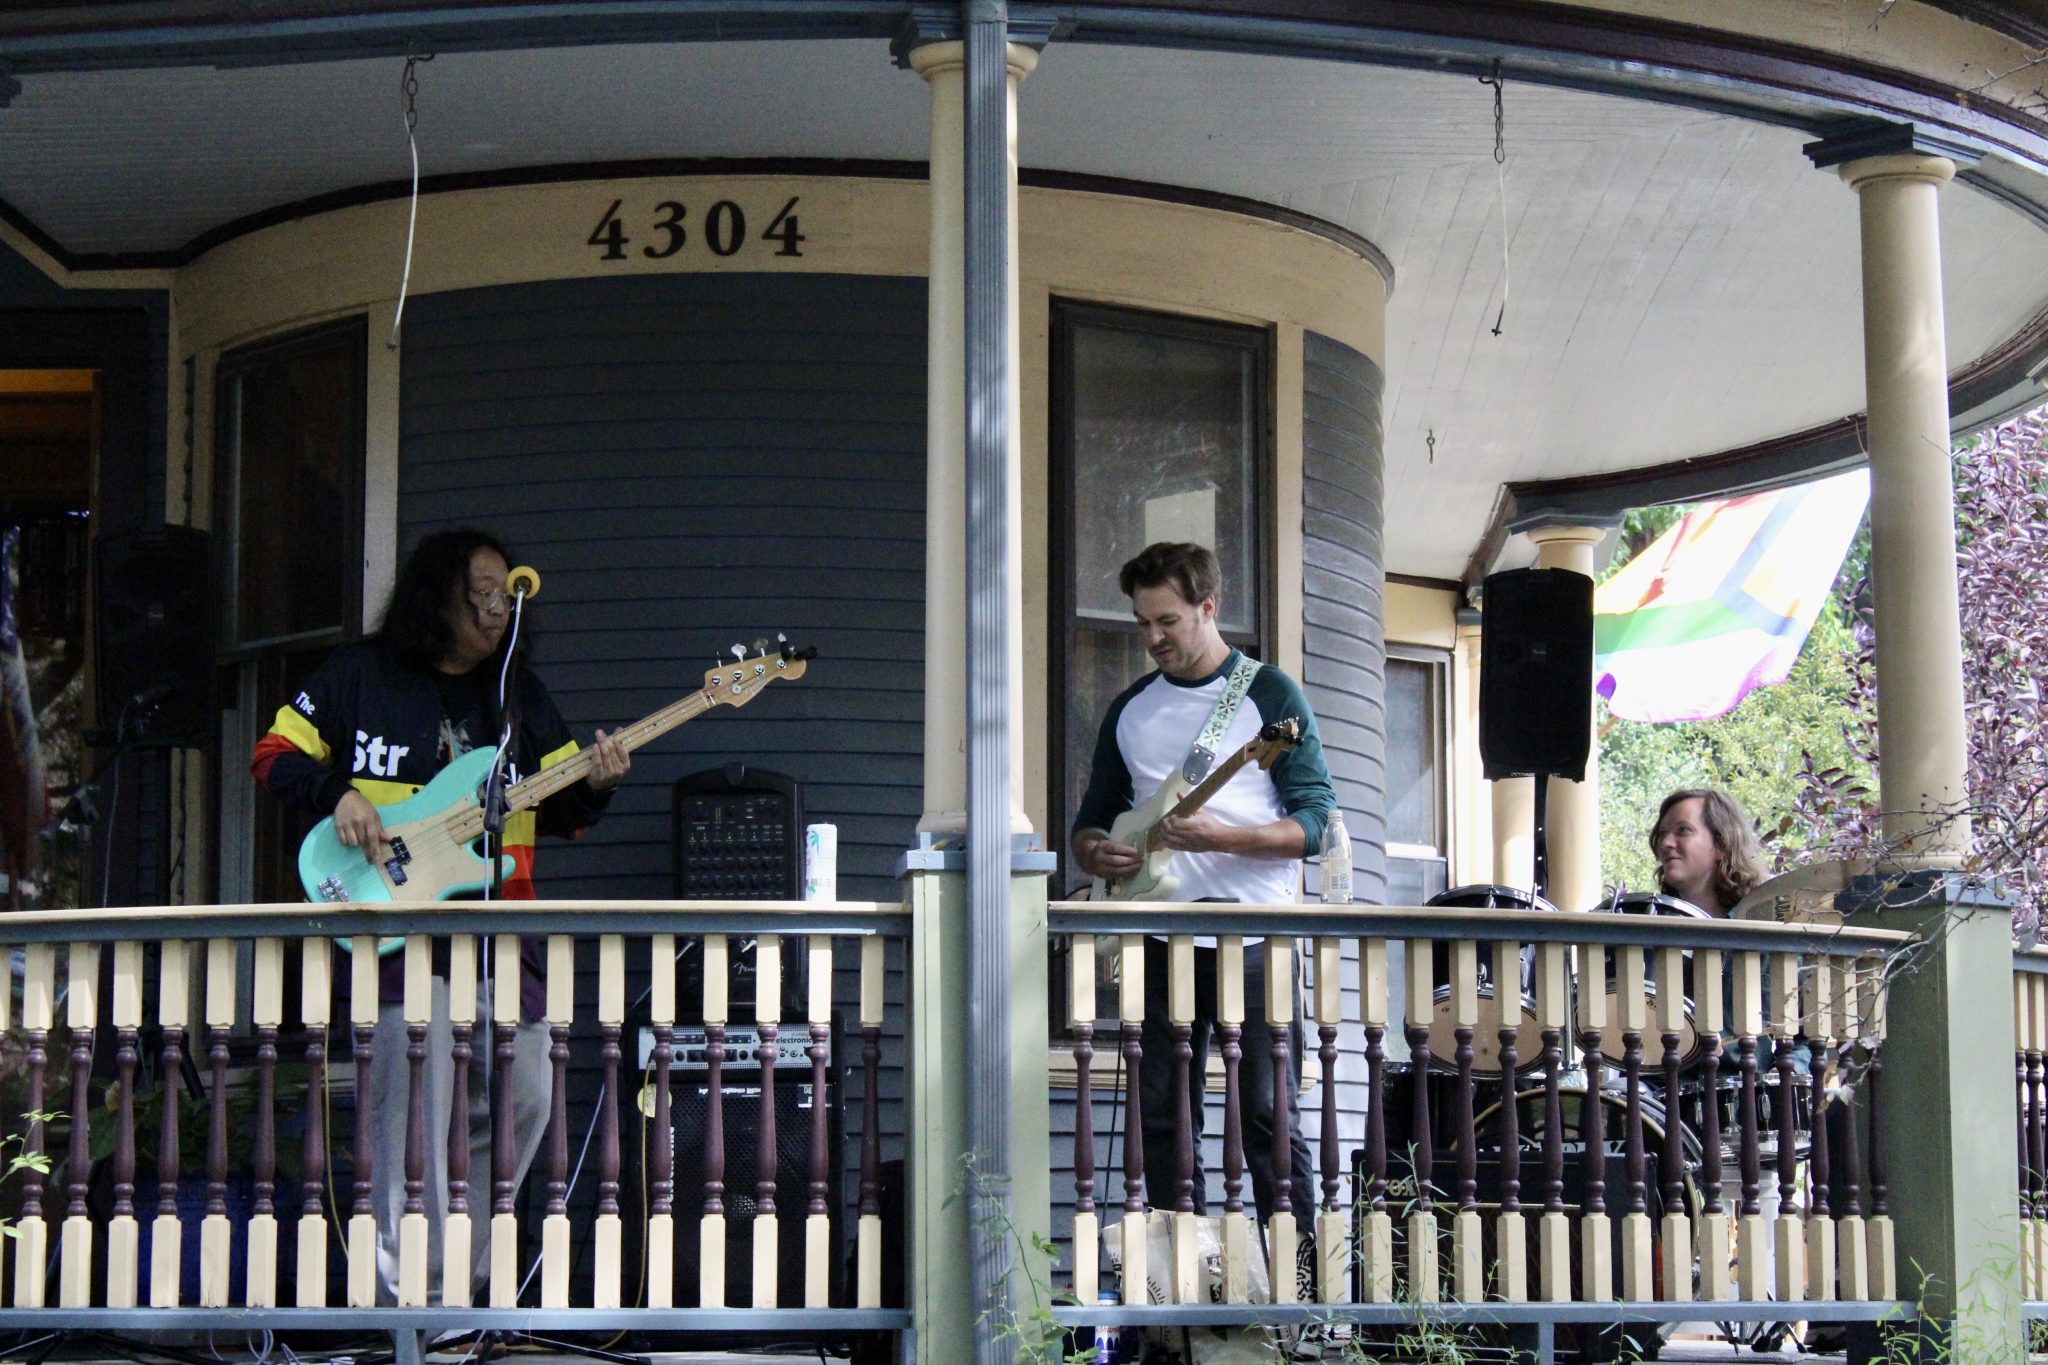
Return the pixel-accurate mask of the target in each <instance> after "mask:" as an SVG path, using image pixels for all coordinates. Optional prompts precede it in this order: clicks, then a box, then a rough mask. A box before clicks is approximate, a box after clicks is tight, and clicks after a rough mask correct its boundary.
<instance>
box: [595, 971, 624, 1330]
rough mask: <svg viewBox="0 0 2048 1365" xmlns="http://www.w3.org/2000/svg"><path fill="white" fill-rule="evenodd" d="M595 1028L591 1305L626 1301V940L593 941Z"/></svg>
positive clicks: (607, 1304)
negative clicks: (600, 1099)
mask: <svg viewBox="0 0 2048 1365" xmlns="http://www.w3.org/2000/svg"><path fill="white" fill-rule="evenodd" d="M597 1026H598V1031H599V1033H600V1035H601V1036H602V1037H603V1040H604V1041H603V1043H602V1045H601V1047H600V1050H599V1057H600V1058H601V1060H602V1061H603V1063H604V1103H603V1104H600V1105H599V1106H598V1110H597V1248H596V1261H597V1264H596V1269H595V1271H594V1272H593V1277H592V1282H591V1286H590V1298H591V1304H590V1306H591V1307H593V1308H617V1307H619V1306H620V1305H621V1304H622V1303H624V1302H625V1298H624V1295H625V1279H626V1260H625V1224H624V1222H623V1221H622V1220H621V1219H620V1217H619V1061H620V1058H621V1055H622V1054H621V1053H620V1050H619V1035H620V1033H621V1032H622V1031H623V1030H624V1028H625V1026H626V936H625V935H624V934H600V935H599V936H598V940H597Z"/></svg>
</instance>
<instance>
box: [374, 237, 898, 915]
mask: <svg viewBox="0 0 2048 1365" xmlns="http://www.w3.org/2000/svg"><path fill="white" fill-rule="evenodd" d="M924 299H925V288H924V284H923V282H922V281H920V280H896V279H868V278H850V277H838V276H824V275H791V276H779V275H777V276H770V275H675V276H661V277H654V278H649V277H644V276H643V277H636V278H632V279H624V278H621V279H610V280H575V281H555V282H548V283H540V284H524V285H511V286H503V287H496V288H488V289H476V290H464V291H460V292H456V293H451V294H437V295H429V296H426V297H423V298H419V299H415V300H414V301H413V302H412V303H411V305H410V306H409V307H408V308H407V311H406V318H405V343H404V345H405V349H404V380H403V385H402V390H401V392H402V401H401V413H400V424H401V427H400V473H399V517H400V533H401V540H402V541H403V542H404V543H407V544H409V543H411V542H412V541H413V540H415V539H417V538H418V537H419V536H420V535H421V534H423V533H425V532H427V531H430V530H434V529H438V528H441V527H446V526H456V525H462V524H466V523H474V524H478V525H482V526H485V527H488V528H490V529H492V530H494V531H496V532H497V533H498V534H499V535H501V536H503V537H504V538H505V540H506V542H507V543H508V544H509V545H510V546H511V547H512V548H513V550H514V552H515V553H516V554H517V555H518V556H519V557H520V559H521V560H522V561H523V562H526V563H530V564H532V565H533V566H534V567H535V568H537V569H539V570H540V572H541V576H542V579H543V594H542V598H541V600H540V603H539V605H538V610H537V612H536V618H535V624H536V625H537V627H538V637H537V642H536V643H537V649H536V655H535V665H536V667H537V668H538V670H539V672H540V674H541V676H542V678H543V679H545V680H546V682H547V685H548V688H549V690H550V691H551V692H552V693H553V694H554V697H555V700H556V702H557V703H558V704H559V705H560V707H561V709H562V713H563V715H564V716H565V717H567V718H568V721H569V724H570V727H571V729H572V730H574V731H575V732H576V734H577V736H578V738H579V739H580V740H582V741H583V742H585V743H588V742H589V737H590V732H591V729H592V728H593V727H595V726H600V725H601V726H605V727H607V728H610V727H612V726H615V725H619V724H622V723H625V722H627V721H631V720H634V719H637V718H638V717H640V716H643V715H645V714H647V713H648V712H650V711H653V710H655V709H656V708H657V707H660V706H663V705H665V704H667V703H668V702H670V701H673V700H674V699H675V698H676V697H678V696H680V695H682V694H683V693H685V692H688V691H690V690H693V689H694V688H696V687H697V686H699V685H701V682H702V680H703V676H704V673H705V670H707V669H709V668H711V667H713V666H714V665H715V664H716V663H717V662H719V660H720V659H721V658H726V659H729V658H730V655H729V654H728V652H727V651H728V650H729V649H730V647H731V646H732V645H733V644H734V643H735V642H738V643H746V644H751V643H752V642H753V641H755V640H757V639H762V638H766V639H769V640H773V639H774V637H775V635H776V634H777V632H782V633H785V634H787V635H788V636H789V638H790V639H791V640H792V641H793V642H795V643H797V644H800V645H815V646H817V647H818V651H819V657H818V659H817V661H816V663H815V664H814V665H813V666H812V669H811V672H810V675H809V676H808V677H806V678H805V679H803V680H802V681H800V682H795V683H779V684H776V685H775V686H773V687H771V688H769V689H767V690H766V691H765V692H763V693H762V694H761V695H759V696H758V697H756V698H755V699H754V700H753V701H752V702H751V703H749V704H748V705H747V706H745V707H743V708H738V709H727V708H719V709H718V710H715V711H713V712H711V713H709V714H707V715H705V716H702V717H700V718H699V719H697V720H696V721H694V722H692V723H690V724H689V725H686V726H684V727H683V728H682V729H680V730H677V731H675V732H673V733H672V734H670V735H668V736H666V737H665V738H663V739H660V740H657V741H655V742H654V743H653V744H650V745H648V746H647V747H646V748H644V749H642V750H640V751H639V752H638V753H637V754H635V755H634V760H633V772H632V776H631V778H630V779H629V780H628V781H627V783H626V784H625V785H624V786H623V787H622V788H621V790H620V791H619V793H618V795H617V796H616V797H615V798H614V800H613V802H612V806H611V810H610V812H609V813H608V814H607V815H606V817H605V819H604V820H603V821H602V822H601V823H599V824H598V825H597V826H596V827H594V828H593V829H592V830H591V831H590V832H589V833H588V834H586V835H585V836H584V837H583V838H582V839H580V840H577V841H576V842H575V843H574V844H554V845H551V846H549V847H547V848H545V849H544V850H543V851H542V853H541V857H540V863H539V879H540V885H541V887H542V889H543V891H544V893H545V894H553V895H561V896H593V897H606V898H628V897H632V898H638V897H660V896H666V895H668V894H669V890H670V885H671V880H670V877H671V857H670V851H669V840H670V788H671V785H672V784H673V783H674V781H675V779H676V778H678V777H680V776H682V775H683V774H685V773H689V772H694V771H696V770H698V769H701V768H708V767H713V766H716V765H718V764H722V763H726V762H729V761H744V762H746V763H748V764H752V765H755V766H759V767H764V768H774V769H779V770H782V771H785V772H788V773H791V774H793V775H794V776H795V777H797V778H798V779H799V780H800V781H801V782H802V783H803V784H804V792H803V795H804V810H805V816H806V818H807V819H808V820H811V821H829V822H831V823H834V824H837V825H838V826H839V887H840V894H841V895H842V896H845V897H847V898H849V899H881V900H887V899H893V898H894V897H895V896H896V895H897V894H898V891H897V887H896V884H895V882H894V880H893V878H892V877H891V875H890V873H891V868H892V865H893V863H894V861H895V859H896V857H897V855H898V854H900V853H901V852H902V850H903V849H904V848H906V847H907V846H908V845H909V844H910V843H911V842H912V839H913V836H914V832H915V826H916V821H917V816H918V814H919V812H920V809H921V805H922V801H921V784H922V774H923V768H922V758H921V753H922V742H923V725H922V719H921V717H922V708H923V678H924V675H923V669H922V667H921V664H920V660H921V658H922V656H923V641H924V465H925V458H924V429H925V413H924V402H925V399H924V392H925V303H924Z"/></svg>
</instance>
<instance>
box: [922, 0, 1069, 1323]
mask: <svg viewBox="0 0 2048 1365" xmlns="http://www.w3.org/2000/svg"><path fill="white" fill-rule="evenodd" d="M958 13H959V15H960V22H958V23H954V22H952V21H951V20H949V19H948V18H947V17H946V16H945V12H944V11H943V10H939V9H936V8H933V9H928V10H920V11H917V12H916V13H914V14H913V16H912V18H911V20H910V22H909V26H908V27H907V28H906V31H905V33H904V36H903V38H902V39H901V41H900V42H899V45H898V52H899V55H901V56H903V57H904V60H905V64H906V65H908V66H909V67H910V68H911V69H912V70H914V71H916V72H917V73H918V74H919V75H921V76H923V77H924V78H925V81H926V82H927V84H928V85H929V86H930V89H931V130H932V131H931V266H930V273H929V291H930V293H929V314H928V328H929V331H928V337H929V343H928V344H929V360H928V365H929V369H928V378H927V386H928V390H927V391H928V398H927V409H926V416H927V438H926V452H927V453H926V463H927V475H926V480H927V484H926V496H927V507H926V523H925V526H926V550H925V602H926V605H925V623H926V640H925V648H926V654H925V802H924V816H923V818H922V819H921V820H920V821H919V824H918V828H919V831H920V847H919V848H918V849H915V850H913V851H912V852H911V854H910V856H909V857H908V859H906V869H905V875H906V882H907V887H906V891H907V897H908V900H909V904H910V907H911V910H912V914H913V918H914V919H915V921H916V927H915V930H914V936H913V946H912V950H911V951H912V964H911V978H912V986H911V990H912V1020H913V1027H914V1034H913V1043H912V1053H913V1055H912V1060H911V1079H910V1085H911V1105H912V1114H913V1120H912V1124H913V1126H912V1131H911V1133H910V1135H909V1143H908V1146H909V1161H908V1164H909V1168H910V1169H909V1177H908V1183H909V1186H910V1208H909V1210H908V1216H909V1219H910V1230H909V1231H910V1236H909V1247H910V1259H911V1265H910V1272H911V1273H910V1281H911V1285H912V1288H911V1302H910V1307H911V1308H912V1310H913V1313H914V1317H915V1325H916V1332H917V1349H918V1358H919V1359H920V1360H923V1361H954V1360H969V1359H973V1360H1002V1359H1007V1358H1008V1356H1009V1354H1010V1352H1011V1351H1013V1350H1014V1346H1013V1345H1012V1344H1011V1343H1010V1342H1009V1340H1008V1338H1007V1336H1006V1335H1005V1329H1006V1328H1008V1327H1010V1326H1013V1325H1014V1324H1015V1319H1014V1317H1012V1316H1010V1313H1011V1312H1014V1310H1013V1309H1011V1310H1006V1309H1005V1307H1004V1306H1003V1302H1002V1300H1003V1297H1004V1290H1005V1286H1006V1284H1007V1283H1008V1281H1006V1280H1005V1279H1004V1270H1005V1267H1006V1265H1007V1264H1008V1260H1007V1258H1008V1256H1009V1249H1010V1247H1011V1246H1012V1245H1014V1243H1012V1242H1011V1241H1010V1234H1009V1230H1008V1229H1005V1228H1002V1227H1000V1226H998V1225H997V1221H996V1220H995V1219H994V1218H993V1217H992V1216H991V1215H992V1214H993V1213H995V1212H998V1211H999V1212H1000V1214H1001V1215H1002V1216H1003V1217H1005V1218H1007V1219H1008V1220H1009V1222H1010V1223H1012V1224H1013V1225H1014V1229H1015V1234H1016V1236H1018V1237H1021V1238H1022V1239H1024V1243H1025V1244H1027V1245H1028V1244H1029V1242H1030V1239H1031V1238H1032V1237H1033V1235H1034V1234H1036V1235H1049V1234H1050V1230H1051V1229H1050V1221H1051V1155H1050V1128H1051V1116H1050V1095H1049V1093H1048V1089H1047V1080H1046V1057H1047V1048H1048V1029H1049V1015H1048V1005H1047V995H1046V976H1047V954H1046V939H1045V928H1044V925H1045V899H1046V874H1047V873H1048V872H1049V871H1050V859H1049V857H1048V856H1047V855H1044V854H1042V853H1035V852H1033V851H1031V839H1030V824H1029V822H1028V821H1027V820H1026V819H1025V818H1024V814H1023V785H1022V782H1023V769H1024V765H1023V738H1024V737H1023V728H1022V716H1023V704H1022V702H1023V698H1022V685H1021V670H1020V669H1019V668H1018V667H1017V666H1016V660H1018V659H1019V658H1020V657H1021V655H1022V653H1023V640H1022V634H1023V610H1022V597H1023V593H1022V581H1023V580H1022V517H1021V512H1020V506H1021V483H1022V480H1021V475H1020V469H1019V465H1020V437H1019V428H1020V422H1019V418H1020V409H1021V406H1022V402H1021V396H1020V387H1019V374H1020V372H1021V366H1020V363H1019V350H1020V343H1019V340H1018V333H1017V308H1016V302H1015V300H1016V295H1017V287H1018V286H1017V277H1018V271H1017V216H1016V199H1017V154H1016V114H1017V105H1016V92H1017V85H1018V83H1019V82H1020V81H1022V80H1023V78H1024V77H1025V76H1026V75H1028V74H1029V73H1030V71H1031V69H1032V67H1033V66H1034V65H1035V64H1036V61H1037V54H1036V52H1035V51H1034V50H1033V49H1032V48H1031V47H1029V46H1025V45H1022V44H1020V43H1018V42H1015V41H1009V40H1008V39H1009V37H1010V36H1011V35H1012V34H1013V33H1014V30H1013V28H1012V27H1011V26H1009V25H1008V23H1007V15H1006V12H1005V7H1004V6H1003V5H1002V4H1000V3H996V2H995V0H974V2H973V3H969V4H963V5H962V6H960V8H959V11H958ZM963 34H964V35H965V41H962V35H963ZM962 836H965V840H964V849H963V839H962ZM968 1154H972V1159H973V1165H972V1168H971V1169H970V1168H968V1167H966V1166H963V1162H962V1158H963V1156H967V1155H968ZM963 1195H965V1196H968V1197H962V1196H963ZM1031 1269H1032V1270H1033V1271H1034V1272H1042V1267H1038V1266H1034V1267H1031ZM986 1309H992V1311H991V1312H989V1313H987V1314H986V1315H985V1314H984V1312H983V1310H986Z"/></svg>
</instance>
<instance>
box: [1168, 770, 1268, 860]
mask: <svg viewBox="0 0 2048 1365" xmlns="http://www.w3.org/2000/svg"><path fill="white" fill-rule="evenodd" d="M1249 757H1250V754H1249V753H1248V752H1247V751H1246V750H1245V749H1239V750H1238V751H1237V752H1236V753H1234V754H1232V755H1231V756H1230V757H1229V758H1226V759H1225V760H1223V766H1222V767H1220V768H1218V769H1216V771H1214V772H1212V773H1210V774H1209V775H1208V776H1207V777H1205V778H1203V779H1202V780H1201V782H1200V783H1199V784H1197V785H1196V787H1195V788H1194V789H1193V790H1192V791H1190V792H1189V793H1188V794H1187V795H1186V796H1183V797H1182V798H1181V799H1180V800H1178V801H1176V802H1174V803H1173V809H1171V810H1169V811H1167V812H1166V814H1164V815H1162V816H1160V817H1159V823H1158V824H1154V825H1152V826H1150V827H1149V828H1148V829H1146V831H1145V845H1144V850H1143V851H1144V852H1146V853H1150V852H1152V851H1153V850H1154V849H1155V848H1157V847H1158V846H1159V825H1160V824H1164V823H1165V822H1166V821H1168V820H1171V819H1172V818H1173V817H1175V816H1176V815H1193V814H1194V813H1195V812H1196V811H1198V810H1200V809H1201V808H1202V807H1203V806H1205V805H1207V804H1208V802H1209V798H1210V797H1212V796H1214V795H1215V794H1216V793H1217V792H1219V791H1222V790H1223V784H1224V783H1226V782H1228V781H1229V780H1230V779H1231V778H1233V777H1235V776H1237V770H1238V769H1239V768H1242V767H1243V766H1244V765H1245V760H1246V759H1248V758H1249Z"/></svg>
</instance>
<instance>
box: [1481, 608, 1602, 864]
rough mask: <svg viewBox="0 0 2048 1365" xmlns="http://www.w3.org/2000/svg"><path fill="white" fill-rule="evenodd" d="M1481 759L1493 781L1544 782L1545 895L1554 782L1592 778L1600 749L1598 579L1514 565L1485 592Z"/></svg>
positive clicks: (1539, 841)
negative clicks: (1589, 772)
mask: <svg viewBox="0 0 2048 1365" xmlns="http://www.w3.org/2000/svg"><path fill="white" fill-rule="evenodd" d="M1481 594H1482V595H1481V598H1480V604H1481V615H1480V629H1479V757H1480V761H1481V763H1482V764H1483V766H1484V768H1485V773H1486V778H1487V780H1488V781H1489V782H1491V781H1498V780H1499V779H1501V778H1504V777H1520V776H1523V775H1525V774H1528V775H1532V776H1534V777H1535V779H1536V850H1535V851H1536V886H1535V890H1536V894H1537V895H1539V896H1541V895H1546V894H1548V892H1549V885H1550V854H1549V847H1548V843H1547V839H1546V835H1545V830H1544V825H1545V817H1546V815H1547V812H1548V806H1549V786H1550V784H1549V782H1548V781H1547V780H1546V779H1548V778H1551V777H1565V778H1570V779H1571V780H1572V781H1574V782H1583V781H1585V780H1586V758H1587V756H1588V755H1589V754H1590V753H1591V752H1592V747H1593V580H1592V579H1590V578H1588V577H1586V575H1584V574H1582V573H1574V572H1572V571H1571V570H1570V569H1511V570H1508V571H1506V572H1504V573H1496V574H1489V575H1487V577H1486V581H1485V583H1484V584H1483V585H1482V588H1481Z"/></svg>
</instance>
